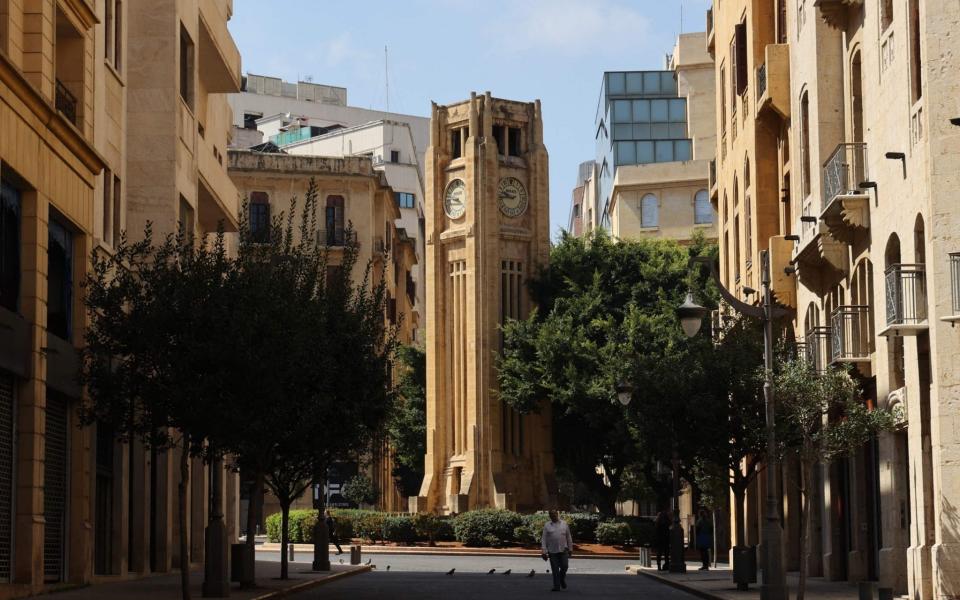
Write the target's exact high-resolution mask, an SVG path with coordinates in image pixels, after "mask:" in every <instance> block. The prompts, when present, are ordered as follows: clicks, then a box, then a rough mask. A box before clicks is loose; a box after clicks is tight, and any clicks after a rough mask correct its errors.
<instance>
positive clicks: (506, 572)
mask: <svg viewBox="0 0 960 600" xmlns="http://www.w3.org/2000/svg"><path fill="white" fill-rule="evenodd" d="M512 570H513V569H507V570H506V571H504V572H503V574H504V575H509V574H510V571H512Z"/></svg>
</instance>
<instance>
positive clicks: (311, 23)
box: [230, 0, 710, 234]
mask: <svg viewBox="0 0 960 600" xmlns="http://www.w3.org/2000/svg"><path fill="white" fill-rule="evenodd" d="M681 5H682V12H683V30H684V32H691V31H703V29H704V27H705V17H704V13H705V12H706V9H707V7H708V6H709V5H710V0H484V1H483V2H476V1H473V0H400V1H398V0H362V1H350V2H341V1H328V0H269V1H264V0H235V1H234V14H233V19H232V20H231V22H230V30H231V32H232V33H233V36H234V39H235V40H236V42H237V45H238V46H239V48H240V53H241V56H242V60H243V70H244V72H245V73H246V72H251V73H256V74H262V75H273V76H278V77H282V78H283V79H285V80H287V81H296V80H297V79H298V78H300V79H303V78H304V77H307V76H310V77H312V78H313V81H314V82H315V83H323V84H330V85H339V86H343V87H346V88H347V93H348V101H349V104H350V105H352V106H362V107H367V108H376V109H384V108H385V106H386V99H387V95H386V94H385V85H384V52H383V48H384V46H387V47H388V48H389V81H390V94H389V101H390V110H392V111H396V112H403V113H408V114H414V115H421V116H429V112H430V101H431V100H434V101H436V102H438V103H440V104H446V103H450V102H456V101H459V100H462V99H464V98H466V97H468V96H469V94H470V91H471V90H472V91H477V92H481V93H482V92H483V91H485V90H490V91H491V92H492V93H493V95H494V96H498V97H501V98H510V99H514V100H526V101H529V100H533V99H535V98H540V100H541V101H542V102H543V120H544V138H545V139H544V141H545V143H546V146H547V151H548V152H549V153H550V223H551V225H550V227H551V230H552V231H551V234H556V233H557V230H558V229H559V228H561V227H564V226H565V225H566V222H567V216H568V211H569V208H570V194H571V191H572V189H573V186H574V184H575V182H576V176H577V165H579V164H580V162H582V161H584V160H589V159H591V158H593V157H594V153H595V146H594V141H593V120H594V115H595V113H596V107H597V99H598V95H599V91H600V76H601V74H602V73H603V71H609V70H618V69H619V70H628V69H659V68H662V66H663V57H664V55H665V54H666V53H668V52H670V50H671V49H672V48H673V43H674V41H675V39H676V36H677V34H678V33H679V32H680V15H681ZM481 7H482V8H481Z"/></svg>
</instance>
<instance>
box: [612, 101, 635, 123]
mask: <svg viewBox="0 0 960 600" xmlns="http://www.w3.org/2000/svg"><path fill="white" fill-rule="evenodd" d="M631 120H632V117H631V115H630V101H629V100H614V101H613V122H614V123H629V122H630V121H631Z"/></svg>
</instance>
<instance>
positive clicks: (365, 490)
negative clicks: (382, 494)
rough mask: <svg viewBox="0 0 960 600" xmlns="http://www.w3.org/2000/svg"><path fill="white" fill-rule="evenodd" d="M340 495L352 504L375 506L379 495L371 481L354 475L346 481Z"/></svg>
mask: <svg viewBox="0 0 960 600" xmlns="http://www.w3.org/2000/svg"><path fill="white" fill-rule="evenodd" d="M340 493H341V494H343V497H344V498H346V499H347V500H349V501H350V502H353V503H354V504H376V502H377V496H378V495H379V494H378V493H377V487H376V486H375V485H373V481H371V480H370V478H369V477H367V476H365V475H354V476H353V477H351V478H350V479H348V480H346V481H345V482H344V484H343V487H342V488H341V490H340Z"/></svg>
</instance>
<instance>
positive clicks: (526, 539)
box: [513, 523, 537, 544]
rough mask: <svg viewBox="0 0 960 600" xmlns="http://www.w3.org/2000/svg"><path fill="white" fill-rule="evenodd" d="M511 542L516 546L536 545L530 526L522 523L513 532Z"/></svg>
mask: <svg viewBox="0 0 960 600" xmlns="http://www.w3.org/2000/svg"><path fill="white" fill-rule="evenodd" d="M513 541H515V542H517V543H518V544H536V543H537V538H536V537H534V535H533V531H532V530H531V529H530V526H529V525H527V524H526V523H524V524H523V525H518V526H517V528H516V529H514V530H513Z"/></svg>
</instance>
